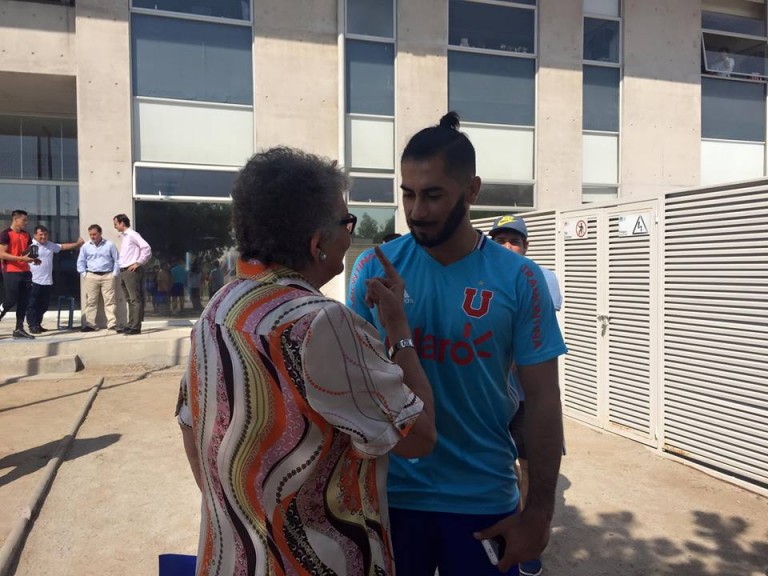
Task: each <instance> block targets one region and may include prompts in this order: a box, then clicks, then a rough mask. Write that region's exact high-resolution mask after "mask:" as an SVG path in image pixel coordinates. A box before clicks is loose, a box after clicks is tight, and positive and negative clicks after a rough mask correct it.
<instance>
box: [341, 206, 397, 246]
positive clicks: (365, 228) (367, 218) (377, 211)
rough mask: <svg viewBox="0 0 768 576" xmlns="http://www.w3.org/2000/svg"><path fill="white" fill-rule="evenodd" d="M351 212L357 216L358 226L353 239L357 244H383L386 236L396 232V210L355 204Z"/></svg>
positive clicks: (351, 207) (350, 209) (350, 208)
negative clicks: (382, 241)
mask: <svg viewBox="0 0 768 576" xmlns="http://www.w3.org/2000/svg"><path fill="white" fill-rule="evenodd" d="M349 211H350V212H351V213H352V214H354V215H355V216H357V226H356V227H355V233H354V235H353V237H352V240H353V242H355V243H361V242H363V243H369V244H381V240H382V238H384V236H386V235H387V234H391V233H392V232H394V231H395V209H394V208H371V207H370V206H355V205H354V204H353V205H351V206H350V207H349Z"/></svg>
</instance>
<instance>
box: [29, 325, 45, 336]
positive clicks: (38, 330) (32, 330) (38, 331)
mask: <svg viewBox="0 0 768 576" xmlns="http://www.w3.org/2000/svg"><path fill="white" fill-rule="evenodd" d="M29 333H30V334H42V333H43V330H42V328H40V327H39V326H30V327H29Z"/></svg>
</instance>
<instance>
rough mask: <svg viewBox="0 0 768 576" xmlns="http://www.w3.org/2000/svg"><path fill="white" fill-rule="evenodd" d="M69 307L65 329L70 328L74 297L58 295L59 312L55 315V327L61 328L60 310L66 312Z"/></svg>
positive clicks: (72, 318) (73, 312) (73, 313)
mask: <svg viewBox="0 0 768 576" xmlns="http://www.w3.org/2000/svg"><path fill="white" fill-rule="evenodd" d="M66 307H69V317H68V318H67V320H68V321H67V330H72V322H73V320H74V316H75V299H74V298H73V297H72V296H59V313H58V315H57V316H56V328H57V329H58V330H61V311H62V309H63V310H64V311H65V312H66Z"/></svg>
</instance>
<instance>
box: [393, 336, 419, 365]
mask: <svg viewBox="0 0 768 576" xmlns="http://www.w3.org/2000/svg"><path fill="white" fill-rule="evenodd" d="M415 347H416V346H415V345H414V343H413V339H411V338H403V339H402V340H398V341H397V342H395V343H394V344H393V345H392V346H391V347H390V349H389V359H390V360H394V359H395V354H397V353H398V352H400V350H402V349H403V348H415Z"/></svg>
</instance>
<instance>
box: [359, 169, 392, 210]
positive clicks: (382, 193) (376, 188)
mask: <svg viewBox="0 0 768 576" xmlns="http://www.w3.org/2000/svg"><path fill="white" fill-rule="evenodd" d="M349 201H350V202H394V201H395V189H394V180H393V179H392V178H354V177H353V178H352V188H351V189H350V190H349ZM350 210H352V208H350ZM353 212H354V210H353Z"/></svg>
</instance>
